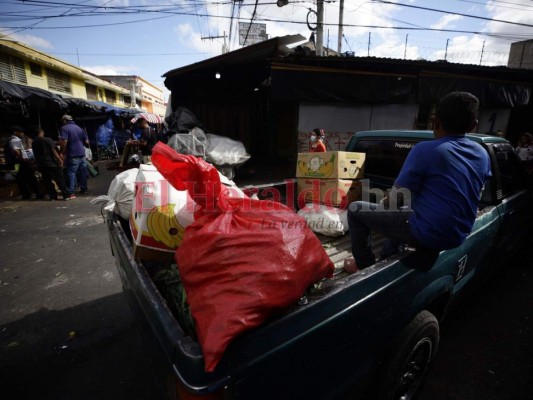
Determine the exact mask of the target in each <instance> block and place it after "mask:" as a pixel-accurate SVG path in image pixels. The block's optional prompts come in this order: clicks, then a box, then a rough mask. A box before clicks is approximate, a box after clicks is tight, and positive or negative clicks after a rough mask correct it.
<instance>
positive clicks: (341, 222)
mask: <svg viewBox="0 0 533 400" xmlns="http://www.w3.org/2000/svg"><path fill="white" fill-rule="evenodd" d="M298 215H300V216H302V217H304V218H305V221H306V222H307V226H309V228H311V230H312V231H313V232H316V233H320V234H322V235H326V236H342V235H344V234H345V233H346V232H347V231H348V209H346V208H344V209H340V208H335V207H331V206H326V205H324V204H313V203H309V204H306V205H305V207H304V208H302V209H300V210H298Z"/></svg>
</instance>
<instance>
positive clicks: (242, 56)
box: [163, 35, 306, 78]
mask: <svg viewBox="0 0 533 400" xmlns="http://www.w3.org/2000/svg"><path fill="white" fill-rule="evenodd" d="M304 40H306V39H305V38H304V37H303V36H302V35H288V36H282V37H275V38H273V39H269V40H265V41H263V42H260V43H256V44H254V45H251V46H246V47H243V48H241V49H238V50H234V51H230V52H229V53H226V54H221V55H219V56H216V57H213V58H209V59H207V60H203V61H200V62H197V63H194V64H190V65H186V66H185V67H180V68H176V69H173V70H171V71H168V72H166V73H165V74H163V77H165V78H169V77H173V76H176V75H181V74H186V73H188V72H191V71H195V72H201V71H202V70H210V69H212V68H213V67H220V66H224V67H227V66H235V65H245V64H251V63H255V62H257V61H260V60H266V59H267V58H269V57H271V56H273V55H275V54H279V53H282V54H283V53H288V52H289V51H290V50H289V48H288V47H287V46H288V45H291V44H295V43H298V42H302V41H304Z"/></svg>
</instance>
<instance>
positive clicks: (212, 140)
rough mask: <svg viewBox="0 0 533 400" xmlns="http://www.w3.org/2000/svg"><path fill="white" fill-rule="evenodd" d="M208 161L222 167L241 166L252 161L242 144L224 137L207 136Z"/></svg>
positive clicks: (210, 134)
mask: <svg viewBox="0 0 533 400" xmlns="http://www.w3.org/2000/svg"><path fill="white" fill-rule="evenodd" d="M207 141H208V147H207V153H206V155H207V160H208V161H209V162H211V163H213V164H216V165H220V166H228V165H231V166H240V165H242V164H244V163H245V162H246V161H248V160H249V159H250V154H248V153H247V152H246V149H245V148H244V145H243V144H242V142H239V141H237V140H233V139H230V138H227V137H224V136H219V135H214V134H212V133H208V134H207Z"/></svg>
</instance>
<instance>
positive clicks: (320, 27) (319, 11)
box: [316, 0, 324, 57]
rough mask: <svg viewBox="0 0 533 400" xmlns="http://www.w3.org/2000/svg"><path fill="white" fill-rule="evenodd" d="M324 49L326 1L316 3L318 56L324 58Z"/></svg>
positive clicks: (321, 0)
mask: <svg viewBox="0 0 533 400" xmlns="http://www.w3.org/2000/svg"><path fill="white" fill-rule="evenodd" d="M323 47H324V0H317V3H316V55H317V56H318V57H322V53H323Z"/></svg>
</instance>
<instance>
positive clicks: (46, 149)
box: [30, 127, 70, 200]
mask: <svg viewBox="0 0 533 400" xmlns="http://www.w3.org/2000/svg"><path fill="white" fill-rule="evenodd" d="M30 130H31V131H32V132H33V137H34V139H33V144H32V148H33V155H34V156H35V161H36V162H37V167H38V168H39V171H40V172H41V174H42V175H43V182H44V184H45V186H46V190H47V191H48V195H49V196H50V200H57V199H58V197H57V191H56V188H55V186H54V183H53V182H55V183H56V185H57V187H58V188H59V190H60V191H61V194H62V195H63V200H69V199H70V195H69V193H68V189H67V186H66V185H65V178H64V177H63V158H62V157H61V155H60V154H59V152H58V151H57V148H56V144H55V143H54V141H53V140H52V139H50V138H47V137H45V136H44V131H43V130H42V129H41V128H39V127H32V128H30Z"/></svg>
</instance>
